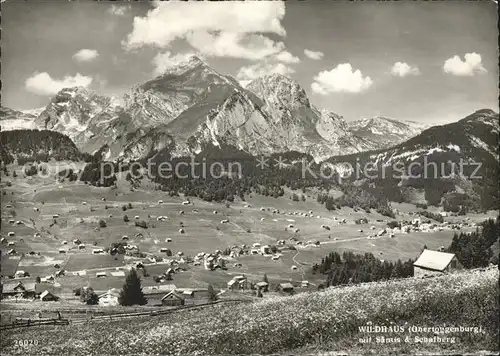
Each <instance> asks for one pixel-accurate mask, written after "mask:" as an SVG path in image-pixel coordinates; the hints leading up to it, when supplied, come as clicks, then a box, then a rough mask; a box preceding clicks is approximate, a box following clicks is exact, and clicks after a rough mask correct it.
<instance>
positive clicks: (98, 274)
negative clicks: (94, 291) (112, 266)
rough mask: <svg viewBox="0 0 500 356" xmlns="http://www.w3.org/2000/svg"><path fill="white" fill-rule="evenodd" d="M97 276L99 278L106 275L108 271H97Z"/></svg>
mask: <svg viewBox="0 0 500 356" xmlns="http://www.w3.org/2000/svg"><path fill="white" fill-rule="evenodd" d="M95 276H96V277H97V278H101V277H106V272H97V273H96V274H95Z"/></svg>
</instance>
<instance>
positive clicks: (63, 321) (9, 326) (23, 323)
mask: <svg viewBox="0 0 500 356" xmlns="http://www.w3.org/2000/svg"><path fill="white" fill-rule="evenodd" d="M42 325H69V320H68V319H45V320H31V319H28V320H22V321H16V322H14V323H10V324H3V325H0V330H9V329H17V328H27V327H30V326H42Z"/></svg>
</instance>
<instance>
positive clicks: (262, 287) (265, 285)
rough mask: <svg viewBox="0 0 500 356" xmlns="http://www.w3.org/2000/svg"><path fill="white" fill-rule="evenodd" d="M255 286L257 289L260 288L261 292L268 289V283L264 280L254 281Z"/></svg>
mask: <svg viewBox="0 0 500 356" xmlns="http://www.w3.org/2000/svg"><path fill="white" fill-rule="evenodd" d="M255 286H256V287H257V289H260V290H261V291H262V292H267V291H268V289H269V283H267V282H264V281H262V282H257V283H255Z"/></svg>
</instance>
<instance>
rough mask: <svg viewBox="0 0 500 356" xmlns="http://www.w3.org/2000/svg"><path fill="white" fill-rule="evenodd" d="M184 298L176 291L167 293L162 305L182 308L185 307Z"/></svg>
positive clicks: (162, 299)
mask: <svg viewBox="0 0 500 356" xmlns="http://www.w3.org/2000/svg"><path fill="white" fill-rule="evenodd" d="M184 300H185V299H184V296H183V295H182V294H180V293H177V292H175V291H174V290H173V291H171V292H169V293H167V294H166V295H165V296H164V297H163V298H161V304H162V305H163V306H169V307H173V306H180V305H184Z"/></svg>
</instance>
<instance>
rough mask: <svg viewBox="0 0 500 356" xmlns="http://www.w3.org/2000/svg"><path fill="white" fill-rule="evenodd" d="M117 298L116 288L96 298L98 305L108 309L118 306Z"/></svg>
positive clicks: (118, 294) (118, 293)
mask: <svg viewBox="0 0 500 356" xmlns="http://www.w3.org/2000/svg"><path fill="white" fill-rule="evenodd" d="M119 296H120V291H119V290H118V289H116V288H111V289H110V290H108V291H107V292H105V293H103V294H100V295H99V296H98V297H97V298H98V299H99V305H102V306H105V307H108V306H115V305H118V298H119Z"/></svg>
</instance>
